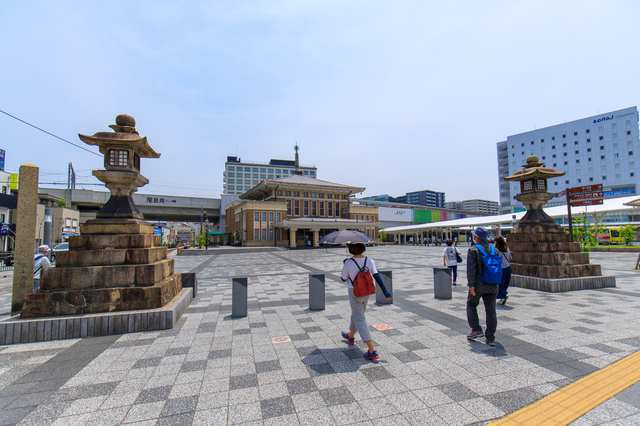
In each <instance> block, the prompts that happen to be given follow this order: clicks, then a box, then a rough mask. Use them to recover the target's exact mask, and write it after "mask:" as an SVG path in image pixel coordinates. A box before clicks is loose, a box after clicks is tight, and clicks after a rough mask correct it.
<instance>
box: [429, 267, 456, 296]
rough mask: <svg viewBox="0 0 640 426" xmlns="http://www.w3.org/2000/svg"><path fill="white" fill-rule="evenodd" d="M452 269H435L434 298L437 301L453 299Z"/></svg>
mask: <svg viewBox="0 0 640 426" xmlns="http://www.w3.org/2000/svg"><path fill="white" fill-rule="evenodd" d="M451 283H452V281H451V269H450V268H433V297H435V298H436V299H451V298H452V297H453V292H452V289H451Z"/></svg>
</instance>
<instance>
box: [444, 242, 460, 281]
mask: <svg viewBox="0 0 640 426" xmlns="http://www.w3.org/2000/svg"><path fill="white" fill-rule="evenodd" d="M446 243H447V247H445V248H444V251H443V252H442V262H443V263H444V266H448V267H449V268H450V269H451V272H452V273H453V285H456V281H457V280H458V257H457V256H456V254H457V255H462V253H460V250H458V249H457V248H456V247H452V246H453V241H451V240H447V241H446Z"/></svg>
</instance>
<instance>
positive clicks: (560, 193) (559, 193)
mask: <svg viewBox="0 0 640 426" xmlns="http://www.w3.org/2000/svg"><path fill="white" fill-rule="evenodd" d="M566 194H567V190H566V189H563V190H562V191H560V192H558V195H556V197H564V196H565V195H566Z"/></svg>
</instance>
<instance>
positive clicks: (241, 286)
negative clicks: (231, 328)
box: [231, 278, 247, 318]
mask: <svg viewBox="0 0 640 426" xmlns="http://www.w3.org/2000/svg"><path fill="white" fill-rule="evenodd" d="M231 282H232V289H231V292H232V297H231V317H233V318H240V317H246V316H247V278H233V279H232V281H231Z"/></svg>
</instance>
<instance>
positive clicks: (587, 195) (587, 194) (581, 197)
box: [571, 191, 604, 200]
mask: <svg viewBox="0 0 640 426" xmlns="http://www.w3.org/2000/svg"><path fill="white" fill-rule="evenodd" d="M603 196H604V193H603V192H602V191H598V192H581V193H579V194H571V199H572V200H589V199H591V198H596V199H597V198H600V199H601V198H602V197H603Z"/></svg>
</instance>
